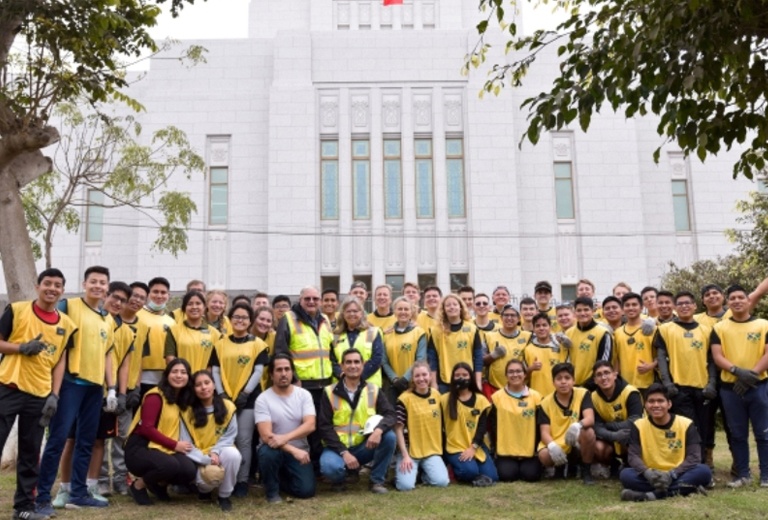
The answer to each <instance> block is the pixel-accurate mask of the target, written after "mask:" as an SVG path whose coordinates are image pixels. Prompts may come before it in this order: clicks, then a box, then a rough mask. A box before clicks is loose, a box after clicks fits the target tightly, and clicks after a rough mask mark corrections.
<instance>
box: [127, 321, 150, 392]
mask: <svg viewBox="0 0 768 520" xmlns="http://www.w3.org/2000/svg"><path fill="white" fill-rule="evenodd" d="M123 326H127V327H128V328H130V329H131V330H132V331H133V333H134V335H135V339H134V340H133V354H132V355H131V367H130V368H129V369H128V388H129V389H133V388H136V387H138V386H139V385H140V384H141V361H142V355H141V354H142V348H143V346H144V344H145V343H146V341H147V334H149V328H148V327H147V325H146V324H145V323H144V322H143V321H141V320H140V319H138V318H137V319H136V321H135V322H133V323H126V322H125V321H124V322H123Z"/></svg>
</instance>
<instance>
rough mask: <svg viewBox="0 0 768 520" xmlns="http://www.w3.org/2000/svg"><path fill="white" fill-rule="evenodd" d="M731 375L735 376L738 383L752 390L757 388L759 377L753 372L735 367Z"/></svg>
mask: <svg viewBox="0 0 768 520" xmlns="http://www.w3.org/2000/svg"><path fill="white" fill-rule="evenodd" d="M733 375H735V376H736V377H737V378H738V380H739V381H741V382H742V383H744V384H745V385H747V386H749V387H752V388H754V387H755V386H757V383H759V382H760V376H759V375H758V374H757V372H755V371H754V370H747V369H746V368H740V367H736V368H734V370H733Z"/></svg>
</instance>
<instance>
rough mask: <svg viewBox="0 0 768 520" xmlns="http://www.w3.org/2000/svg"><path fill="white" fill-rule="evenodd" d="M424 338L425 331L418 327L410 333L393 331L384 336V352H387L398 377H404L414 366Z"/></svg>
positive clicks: (390, 363) (390, 364)
mask: <svg viewBox="0 0 768 520" xmlns="http://www.w3.org/2000/svg"><path fill="white" fill-rule="evenodd" d="M423 336H424V329H422V328H421V327H418V326H416V327H413V328H412V329H411V330H409V331H408V332H397V331H395V330H392V331H391V332H387V333H386V334H384V352H386V355H387V361H389V366H391V367H392V370H394V371H395V374H397V377H403V376H404V375H405V373H406V372H408V370H410V368H411V367H412V366H413V363H414V362H415V361H416V351H417V350H418V347H419V340H420V339H421V338H422V337H423Z"/></svg>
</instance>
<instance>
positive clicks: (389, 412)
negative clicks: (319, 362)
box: [317, 348, 396, 494]
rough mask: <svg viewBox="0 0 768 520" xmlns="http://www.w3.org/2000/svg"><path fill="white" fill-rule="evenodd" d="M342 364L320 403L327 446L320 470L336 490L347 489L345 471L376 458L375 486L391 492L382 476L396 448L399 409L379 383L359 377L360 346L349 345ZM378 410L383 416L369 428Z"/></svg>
mask: <svg viewBox="0 0 768 520" xmlns="http://www.w3.org/2000/svg"><path fill="white" fill-rule="evenodd" d="M341 370H342V377H341V381H339V382H338V383H337V384H335V385H329V386H327V387H326V388H325V390H324V391H323V398H322V400H321V402H320V407H319V408H318V417H317V423H318V431H319V432H320V436H321V438H322V440H323V445H324V446H325V448H324V449H323V454H322V455H321V456H320V472H321V473H322V474H323V476H325V477H326V478H327V479H328V480H330V481H331V484H332V485H333V487H334V489H335V490H338V491H343V490H344V483H345V480H346V479H347V476H348V475H349V476H350V477H352V478H356V476H357V474H358V472H359V470H360V467H361V466H362V465H365V464H368V463H369V462H372V463H373V464H372V468H371V474H370V479H371V483H370V489H371V492H373V493H377V494H381V493H387V492H388V490H387V488H386V487H385V486H384V480H385V478H386V476H387V468H389V463H390V461H391V460H392V456H393V455H394V453H395V442H396V439H395V433H394V432H393V431H392V427H393V426H394V425H395V421H396V416H395V410H394V408H392V405H391V404H390V403H389V401H387V398H386V397H384V393H383V392H382V391H381V390H380V389H379V388H378V387H377V386H376V385H372V384H369V383H366V382H365V381H364V380H363V379H362V378H361V375H362V373H363V356H362V354H361V353H360V351H359V350H357V349H354V348H351V349H348V350H346V351H345V352H344V354H342V356H341ZM374 416H379V417H380V418H381V419H380V420H379V421H378V423H377V424H376V425H375V426H374V427H371V424H369V425H368V428H366V423H368V421H369V419H371V418H373V417H374ZM369 430H371V431H369Z"/></svg>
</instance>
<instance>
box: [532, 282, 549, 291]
mask: <svg viewBox="0 0 768 520" xmlns="http://www.w3.org/2000/svg"><path fill="white" fill-rule="evenodd" d="M539 291H546V292H548V293H550V294H552V284H551V283H549V282H547V281H546V280H543V281H541V282H536V286H535V287H534V288H533V292H534V293H537V292H539Z"/></svg>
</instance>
